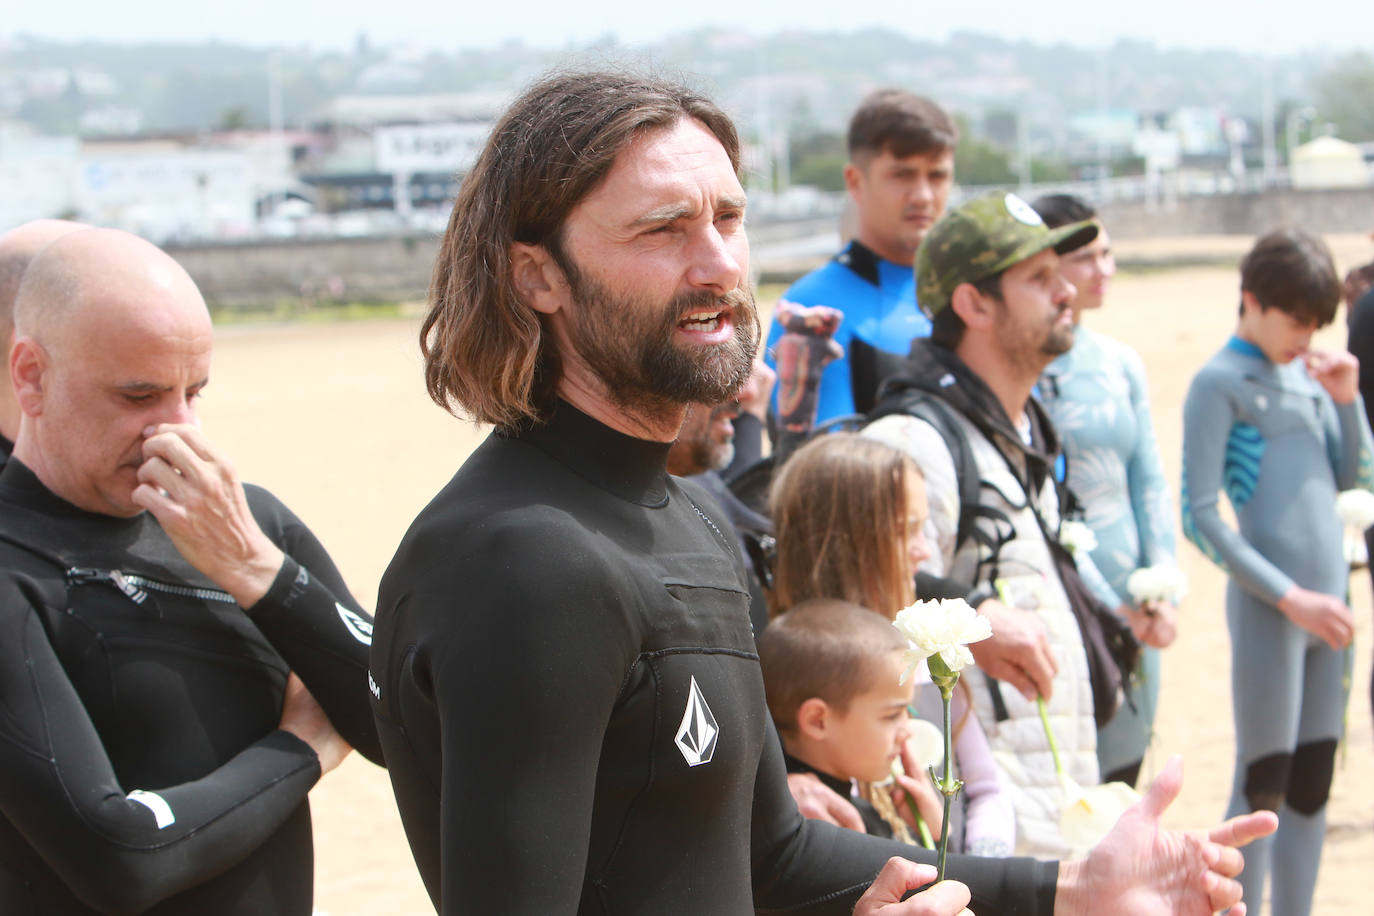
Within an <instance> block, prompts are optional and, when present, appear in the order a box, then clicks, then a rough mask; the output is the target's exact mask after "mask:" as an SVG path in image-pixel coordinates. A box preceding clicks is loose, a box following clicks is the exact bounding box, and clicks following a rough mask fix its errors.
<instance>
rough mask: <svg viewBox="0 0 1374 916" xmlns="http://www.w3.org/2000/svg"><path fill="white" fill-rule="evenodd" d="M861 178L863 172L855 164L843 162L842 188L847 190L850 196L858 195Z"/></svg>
mask: <svg viewBox="0 0 1374 916" xmlns="http://www.w3.org/2000/svg"><path fill="white" fill-rule="evenodd" d="M863 180H864V173H863V171H862V170H861V169H860V168H859V167H858V166H857V165H855V164H854V163H852V162H846V163H845V164H844V188H845V190H846V191H848V192H849V196H850V197H854V198H857V197H858V195H859V185H860V184H861V183H862V182H863Z"/></svg>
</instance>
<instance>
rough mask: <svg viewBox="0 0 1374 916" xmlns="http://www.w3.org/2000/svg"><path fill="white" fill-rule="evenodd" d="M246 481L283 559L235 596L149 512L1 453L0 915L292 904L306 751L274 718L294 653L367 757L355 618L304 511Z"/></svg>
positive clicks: (371, 730) (264, 912) (306, 814)
mask: <svg viewBox="0 0 1374 916" xmlns="http://www.w3.org/2000/svg"><path fill="white" fill-rule="evenodd" d="M247 493H248V500H249V505H250V506H251V507H252V510H253V514H254V517H255V518H256V519H257V520H258V523H259V525H261V527H262V529H263V531H264V532H265V533H266V534H267V536H268V537H269V538H271V539H272V541H273V542H274V543H276V544H277V545H278V546H279V547H281V548H282V550H283V551H285V552H286V554H287V556H288V559H287V560H286V562H285V564H284V566H283V568H282V571H281V572H280V573H279V574H278V576H277V578H276V581H275V582H273V584H272V587H271V589H270V590H269V591H268V593H267V594H266V596H264V597H263V599H262V600H261V601H259V602H258V603H257V604H256V605H254V607H253V608H252V609H251V610H250V611H249V612H247V613H245V612H244V611H243V610H242V609H241V608H239V607H238V605H236V604H235V603H234V602H233V599H231V598H229V597H228V595H227V594H226V593H224V592H222V591H220V590H219V589H217V588H215V587H214V585H213V583H211V582H210V581H209V580H207V579H206V578H205V577H204V576H202V575H201V574H200V573H199V572H197V571H196V570H195V569H194V568H192V567H191V566H190V565H189V564H188V563H187V562H186V561H185V560H183V559H182V558H181V556H180V554H178V553H177V551H176V549H175V547H173V545H172V543H171V541H170V540H169V539H168V537H167V535H166V533H165V532H164V531H163V530H162V528H161V527H160V526H159V525H158V524H157V521H156V520H155V519H154V518H153V517H152V515H150V514H148V513H144V514H142V515H139V516H137V517H135V518H129V519H124V518H114V517H111V516H106V515H97V514H93V513H89V512H85V511H82V510H80V509H77V508H76V507H74V506H72V505H71V504H69V503H67V502H65V501H64V500H62V499H60V498H58V497H57V496H55V495H54V494H53V493H51V492H50V491H49V490H47V489H46V488H45V487H44V486H43V485H42V484H41V483H40V482H39V481H38V479H37V478H36V477H35V476H34V475H33V473H32V472H31V471H30V470H29V469H28V468H27V467H25V466H24V465H23V464H22V463H21V462H20V461H18V460H17V459H13V458H12V459H10V461H9V463H8V464H7V465H6V466H5V468H4V470H3V472H0V653H2V654H0V774H2V775H0V815H3V816H0V912H2V913H4V914H5V916H30V914H43V916H53V914H77V913H80V914H88V913H93V912H101V913H143V912H148V913H154V914H160V916H161V914H187V916H212V914H235V916H309V914H310V912H311V900H312V888H313V852H312V846H311V836H310V810H309V806H308V804H307V802H306V793H307V792H308V791H309V790H310V787H311V786H313V785H314V784H315V782H316V780H318V778H319V775H320V766H319V760H318V759H317V757H316V756H315V753H314V751H312V750H311V749H310V747H309V745H307V744H306V743H305V742H304V741H301V740H300V739H299V738H297V737H295V736H294V735H292V734H289V733H287V732H284V731H279V730H278V729H277V724H278V722H279V720H280V718H281V709H282V690H283V686H284V685H285V682H286V676H287V673H288V668H289V669H291V670H294V671H295V672H296V673H297V674H299V675H300V677H301V679H302V680H303V681H305V683H306V685H307V686H308V687H309V688H310V691H311V693H312V694H314V696H315V697H316V698H317V699H318V700H319V701H320V704H321V705H322V706H323V707H324V709H325V710H326V712H327V713H328V715H329V718H330V721H331V722H332V723H333V724H334V726H335V727H336V728H337V729H338V731H339V733H340V734H341V735H342V736H343V737H344V738H345V739H346V740H347V741H349V742H350V743H351V744H353V746H354V747H356V748H357V749H358V750H359V751H360V752H362V753H363V754H364V755H365V756H367V757H368V758H369V759H371V760H374V761H377V760H380V759H381V757H380V747H379V745H378V742H377V737H376V731H375V727H374V725H373V723H372V717H371V711H370V709H369V708H368V702H367V696H368V693H367V691H368V687H367V675H366V662H367V645H366V641H367V639H368V638H369V634H370V629H371V627H370V620H369V618H368V617H367V615H366V614H365V613H364V612H362V611H361V610H360V609H359V607H358V605H357V603H356V602H355V601H354V600H353V598H352V596H351V595H349V593H348V590H347V588H346V587H345V585H344V583H343V580H342V578H341V577H340V576H339V573H338V570H337V569H335V567H334V564H333V563H332V562H331V561H330V559H329V557H328V555H327V554H326V553H325V551H324V548H323V547H322V546H321V545H320V543H319V542H318V541H317V540H316V539H315V537H314V535H312V534H311V533H310V531H309V530H308V529H307V528H306V527H305V525H304V524H303V523H302V522H301V521H300V520H299V519H297V518H296V517H295V516H294V515H292V514H291V512H290V511H289V510H288V509H286V507H285V506H283V505H282V504H281V503H280V502H278V501H277V500H276V499H275V498H274V497H273V496H272V495H271V494H269V493H268V492H266V491H265V490H262V489H259V488H255V487H250V488H247ZM307 569H308V570H309V572H307V571H306V570H307ZM169 586H170V587H169Z"/></svg>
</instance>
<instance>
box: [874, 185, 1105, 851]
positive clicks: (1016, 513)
mask: <svg viewBox="0 0 1374 916" xmlns="http://www.w3.org/2000/svg"><path fill="white" fill-rule="evenodd" d="M1096 235H1097V226H1096V225H1095V224H1094V223H1091V222H1084V223H1076V224H1072V225H1069V226H1063V227H1061V228H1059V229H1053V230H1052V229H1049V228H1048V227H1046V226H1045V224H1044V223H1043V222H1042V221H1041V219H1040V217H1039V216H1038V215H1037V214H1036V212H1035V211H1034V210H1033V209H1031V207H1030V206H1029V205H1028V204H1027V203H1026V202H1025V201H1023V200H1022V199H1021V198H1019V197H1017V196H1016V195H1014V194H1008V193H1005V192H994V193H990V194H985V195H982V196H979V197H976V198H973V199H972V200H969V201H966V202H965V203H963V204H961V205H960V206H958V207H956V208H954V209H952V210H950V211H949V212H948V213H946V214H945V216H944V217H943V218H942V219H940V221H939V222H937V223H936V224H935V225H934V226H933V227H932V228H931V230H930V233H929V234H928V235H927V236H926V238H925V241H924V242H923V243H922V245H921V248H920V250H919V252H918V253H917V255H916V287H917V293H916V296H917V301H919V302H920V303H921V306H922V307H923V308H924V309H925V310H926V311H927V313H928V314H929V316H930V318H931V321H932V331H931V335H930V338H929V339H928V340H927V339H918V340H916V341H914V342H913V343H912V345H911V354H910V357H909V359H908V360H907V363H906V366H905V367H904V369H903V370H902V371H901V372H900V373H898V374H897V375H896V376H894V377H892V378H890V379H889V380H888V382H887V384H886V385H885V386H884V389H883V392H882V394H881V395H880V397H879V403H878V405H877V407H876V408H875V409H874V412H873V415H874V416H875V417H877V418H878V419H876V420H875V421H874V422H873V423H872V424H870V425H869V426H868V427H867V429H866V430H865V434H866V435H869V436H872V437H873V438H875V439H880V440H883V441H885V442H888V443H889V444H892V445H895V446H897V447H898V448H900V449H902V450H903V451H905V452H907V453H908V454H909V455H911V457H912V458H914V459H915V460H916V463H917V464H918V465H920V467H921V470H922V472H923V473H924V474H925V479H926V493H927V495H928V499H929V503H930V510H929V516H928V519H927V523H926V540H927V543H929V544H931V545H932V547H933V553H932V556H931V557H930V559H929V560H928V561H927V562H926V563H925V564H924V565H923V566H922V569H921V572H922V573H923V574H924V575H923V576H922V577H921V578H922V582H923V583H924V585H925V588H923V589H922V591H923V596H924V595H925V594H928V593H929V591H930V587H931V583H938V587H939V588H940V589H941V591H940V594H943V595H955V594H957V595H964V596H967V599H968V601H969V603H970V604H972V605H973V606H974V607H976V608H978V610H979V612H980V613H982V614H984V615H986V616H987V617H988V618H989V619H990V620H991V621H992V623H993V628H992V629H993V638H992V639H990V640H987V641H986V642H985V643H977V644H975V645H974V646H973V647H971V648H973V649H974V652H975V657H976V659H977V661H978V665H979V670H978V671H977V672H974V673H971V674H970V675H969V676H968V677H967V678H966V679H965V680H966V683H967V684H968V686H969V688H970V690H971V691H972V693H973V707H974V712H975V714H976V715H977V716H978V719H979V721H980V723H981V724H982V726H983V729H984V731H985V732H986V733H987V735H988V740H989V742H990V744H991V745H992V749H993V752H994V757H995V758H996V759H997V761H998V766H999V768H1000V769H1001V771H1002V776H1003V778H1004V781H1006V782H1007V784H1008V788H1010V790H1011V792H1012V799H1013V802H1014V804H1015V806H1016V814H1017V843H1016V852H1017V853H1018V854H1029V855H1036V856H1056V855H1063V854H1065V853H1068V852H1070V848H1069V847H1068V845H1067V844H1066V843H1065V842H1064V841H1063V839H1062V838H1061V836H1060V832H1059V807H1060V801H1061V793H1060V790H1059V780H1058V777H1057V774H1056V772H1055V768H1054V764H1053V758H1052V755H1051V754H1050V753H1049V745H1048V741H1047V739H1046V737H1045V733H1044V730H1043V728H1042V726H1041V723H1040V720H1039V716H1038V713H1037V708H1036V698H1037V696H1043V697H1044V698H1045V699H1046V700H1047V701H1048V708H1049V716H1050V718H1049V722H1050V725H1051V727H1052V728H1053V729H1054V732H1055V738H1056V740H1057V742H1058V748H1059V753H1060V759H1061V760H1062V761H1063V764H1064V766H1065V769H1066V770H1067V772H1068V775H1069V776H1071V777H1072V778H1073V779H1074V780H1075V781H1076V782H1078V783H1079V784H1080V785H1084V786H1090V785H1094V784H1096V783H1097V782H1098V781H1099V776H1098V769H1097V758H1096V731H1097V727H1096V724H1095V721H1094V715H1093V712H1094V697H1093V690H1092V681H1091V679H1090V678H1089V669H1088V664H1089V663H1088V654H1087V653H1086V652H1085V650H1084V642H1083V637H1082V635H1081V633H1080V628H1079V625H1078V623H1077V620H1076V618H1075V616H1074V613H1073V611H1072V610H1071V607H1070V604H1069V599H1068V592H1067V591H1066V588H1065V582H1066V579H1065V574H1064V572H1063V570H1062V568H1061V567H1059V566H1057V564H1056V552H1057V550H1058V544H1057V543H1052V541H1051V539H1057V538H1058V536H1059V526H1060V501H1059V491H1058V488H1057V487H1056V470H1057V465H1058V464H1059V462H1058V457H1059V449H1058V440H1057V437H1056V435H1055V432H1054V429H1053V427H1052V426H1051V425H1050V421H1049V419H1048V417H1047V416H1046V414H1045V412H1044V410H1043V409H1042V408H1041V406H1040V404H1039V402H1038V401H1036V400H1035V399H1034V398H1032V397H1031V392H1032V389H1033V388H1034V386H1035V382H1036V380H1037V379H1038V378H1039V377H1040V373H1041V371H1042V370H1043V369H1044V368H1045V366H1046V365H1048V364H1049V363H1050V361H1051V360H1053V359H1054V357H1055V356H1057V355H1059V354H1060V353H1063V352H1065V351H1066V350H1068V349H1069V347H1070V346H1071V345H1072V344H1073V335H1074V324H1073V314H1072V312H1071V310H1070V309H1069V300H1070V299H1071V298H1072V297H1073V295H1074V288H1073V286H1072V285H1071V284H1070V283H1069V282H1068V281H1067V280H1066V279H1065V278H1064V277H1063V275H1062V274H1061V273H1060V272H1059V254H1060V253H1061V252H1066V251H1070V250H1072V249H1074V248H1077V247H1079V246H1080V245H1084V244H1087V243H1088V242H1089V241H1091V240H1092V239H1093V238H1094V237H1095V236H1096ZM955 439H958V440H961V441H962V443H963V444H962V445H960V444H958V443H956V444H955V445H954V446H953V447H951V445H950V444H949V443H951V442H953V441H954V440H955ZM968 458H971V459H972V462H973V465H974V466H976V471H977V475H978V484H979V486H978V497H977V500H976V511H967V510H966V512H965V515H966V517H965V518H964V520H963V523H962V524H961V521H960V492H961V491H960V467H961V466H962V467H963V468H965V469H966V470H965V474H968V473H970V471H969V470H967V469H968V467H969V466H968V464H966V463H964V462H965V461H966V460H967V459H968ZM967 483H968V482H967V481H965V484H966V485H967ZM1083 556H1084V557H1085V558H1086V552H1084V553H1083ZM1060 557H1061V559H1062V558H1063V555H1062V554H1061V555H1060ZM1070 565H1072V563H1070ZM1069 575H1072V574H1069ZM1003 682H1005V683H1003ZM1010 688H1014V689H1010Z"/></svg>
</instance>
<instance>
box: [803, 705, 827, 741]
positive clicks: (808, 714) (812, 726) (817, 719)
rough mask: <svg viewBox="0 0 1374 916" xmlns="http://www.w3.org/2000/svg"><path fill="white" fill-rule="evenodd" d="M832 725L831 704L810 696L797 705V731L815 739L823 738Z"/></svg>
mask: <svg viewBox="0 0 1374 916" xmlns="http://www.w3.org/2000/svg"><path fill="white" fill-rule="evenodd" d="M829 725H830V704H829V703H827V702H825V700H822V699H821V698H820V697H810V698H808V699H805V700H803V701H802V704H801V705H800V706H798V707H797V732H798V733H799V734H801V735H802V736H803V737H806V738H810V739H811V740H813V741H817V740H820V739H823V738H824V737H825V735H826V731H827V730H828V728H829Z"/></svg>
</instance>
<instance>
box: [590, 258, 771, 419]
mask: <svg viewBox="0 0 1374 916" xmlns="http://www.w3.org/2000/svg"><path fill="white" fill-rule="evenodd" d="M563 273H564V275H565V276H566V277H567V280H568V286H569V287H570V290H571V292H572V297H573V300H574V302H575V306H576V307H575V308H574V309H573V310H572V319H571V321H570V322H569V323H568V334H569V337H570V342H571V344H572V346H573V349H574V350H575V351H576V353H577V355H578V357H579V358H581V359H582V361H583V362H585V363H586V364H587V366H588V367H589V368H590V369H591V370H592V371H593V372H595V373H596V375H597V377H598V378H600V379H601V381H602V383H603V384H604V385H605V386H606V393H607V395H608V396H609V397H610V399H611V401H612V402H614V403H615V404H616V405H617V406H619V407H621V408H624V409H632V410H637V411H640V410H642V411H648V412H658V411H660V410H666V409H676V408H678V407H681V406H682V405H684V404H688V403H699V404H719V403H720V402H722V401H725V400H728V399H729V398H731V397H733V396H734V394H735V392H737V391H738V390H739V389H740V386H741V385H743V384H744V382H745V380H746V379H748V378H749V372H750V369H751V367H752V365H753V361H754V353H755V351H756V350H757V349H758V341H759V323H758V312H757V310H756V308H755V306H754V297H753V295H752V294H750V293H749V292H748V291H747V290H744V289H733V290H730V291H729V292H727V293H725V294H724V295H721V296H717V295H714V294H712V293H709V292H701V293H693V294H690V295H686V296H679V297H677V298H675V299H673V300H671V301H670V302H668V303H667V304H666V305H663V306H654V305H653V304H651V303H648V302H646V301H644V300H642V299H635V298H633V297H630V296H618V295H616V294H614V293H612V292H611V291H610V289H609V288H607V287H606V286H605V285H604V284H602V283H601V282H600V281H599V280H595V279H592V278H591V277H589V276H587V274H586V272H585V271H583V270H581V269H579V268H578V267H577V266H576V265H573V264H571V263H570V264H567V265H564V266H563ZM715 309H724V310H728V311H729V312H730V316H729V317H730V320H731V322H732V323H733V325H734V335H733V337H732V338H731V339H730V340H729V341H726V342H725V343H722V344H714V345H711V346H699V347H694V346H680V345H677V344H675V343H674V337H675V336H676V333H677V329H678V322H679V321H680V320H681V319H682V317H683V316H684V315H688V314H690V313H692V312H702V311H712V310H715Z"/></svg>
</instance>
